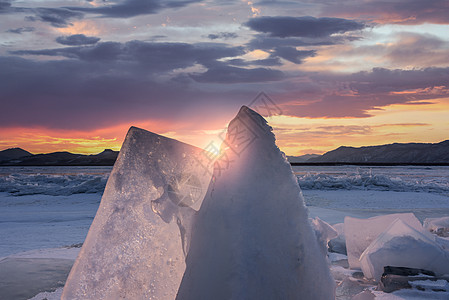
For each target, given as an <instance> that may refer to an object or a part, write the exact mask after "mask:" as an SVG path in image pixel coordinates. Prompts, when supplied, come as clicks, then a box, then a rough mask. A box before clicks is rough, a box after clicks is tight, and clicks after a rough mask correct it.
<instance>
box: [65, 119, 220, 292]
mask: <svg viewBox="0 0 449 300" xmlns="http://www.w3.org/2000/svg"><path fill="white" fill-rule="evenodd" d="M207 158H208V156H207V155H205V153H204V152H203V151H202V150H201V149H199V148H196V147H193V146H190V145H187V144H184V143H181V142H179V141H176V140H173V139H169V138H166V137H163V136H160V135H157V134H154V133H151V132H148V131H145V130H142V129H138V128H134V127H132V128H131V129H130V130H129V132H128V134H127V136H126V139H125V141H124V143H123V146H122V150H121V151H120V155H119V157H118V159H117V162H116V163H115V165H114V168H113V170H112V172H111V175H110V177H109V180H108V183H107V186H106V189H105V191H104V194H103V198H102V200H101V204H100V207H99V209H98V212H97V215H96V216H95V219H94V221H93V223H92V225H91V227H90V229H89V233H88V235H87V238H86V240H85V242H84V245H83V247H82V249H81V252H80V254H79V256H78V258H77V260H76V262H75V264H74V266H73V268H72V271H71V272H70V275H69V277H68V279H67V283H66V285H65V287H64V292H63V295H62V299H70V300H72V299H95V300H99V299H108V300H109V299H157V300H161V299H162V300H164V299H167V300H172V299H174V298H175V296H176V292H177V290H178V287H179V284H180V282H181V278H182V275H183V273H184V270H185V262H184V259H185V256H184V254H183V249H185V250H187V248H188V243H189V235H190V231H189V230H190V219H191V216H192V214H193V213H194V212H195V210H194V209H198V208H199V206H200V205H201V201H202V199H203V198H204V195H205V193H206V190H207V186H208V184H209V182H210V178H211V170H208V168H207V167H208V165H209V164H208V160H207Z"/></svg>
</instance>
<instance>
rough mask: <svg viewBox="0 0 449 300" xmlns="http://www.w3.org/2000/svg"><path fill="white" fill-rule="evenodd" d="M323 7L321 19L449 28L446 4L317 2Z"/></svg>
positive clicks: (410, 0)
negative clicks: (336, 18)
mask: <svg viewBox="0 0 449 300" xmlns="http://www.w3.org/2000/svg"><path fill="white" fill-rule="evenodd" d="M319 2H323V3H325V4H326V5H325V6H323V10H322V11H321V14H322V15H334V16H341V17H349V18H366V19H368V20H371V21H374V22H379V23H399V24H423V23H437V24H449V18H448V16H449V5H448V3H447V1H446V0H432V1H422V0H397V1H382V2H377V1H358V0H343V1H331V2H329V1H319Z"/></svg>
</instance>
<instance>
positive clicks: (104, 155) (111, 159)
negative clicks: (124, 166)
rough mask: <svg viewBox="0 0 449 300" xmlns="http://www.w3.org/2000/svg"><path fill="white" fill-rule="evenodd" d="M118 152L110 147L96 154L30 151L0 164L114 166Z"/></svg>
mask: <svg viewBox="0 0 449 300" xmlns="http://www.w3.org/2000/svg"><path fill="white" fill-rule="evenodd" d="M5 151H6V150H5ZM23 151H24V150H23ZM2 152H3V151H2ZM25 152H26V151H25ZM0 153H1V152H0ZM27 153H29V152H27ZM118 153H119V151H113V150H110V149H106V150H104V151H103V152H101V153H99V154H94V155H84V154H73V153H70V152H53V153H47V154H35V155H32V154H31V153H29V155H27V156H22V157H18V158H15V159H8V160H3V161H0V166H112V165H114V163H115V160H116V159H117V156H118Z"/></svg>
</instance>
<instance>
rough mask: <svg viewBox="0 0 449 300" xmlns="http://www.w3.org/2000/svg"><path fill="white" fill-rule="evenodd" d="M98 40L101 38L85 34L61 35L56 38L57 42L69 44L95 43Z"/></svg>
mask: <svg viewBox="0 0 449 300" xmlns="http://www.w3.org/2000/svg"><path fill="white" fill-rule="evenodd" d="M98 41H100V38H98V37H94V36H85V35H84V34H73V35H69V36H59V37H57V38H56V42H58V43H59V44H61V45H68V46H81V45H93V44H96V43H97V42H98Z"/></svg>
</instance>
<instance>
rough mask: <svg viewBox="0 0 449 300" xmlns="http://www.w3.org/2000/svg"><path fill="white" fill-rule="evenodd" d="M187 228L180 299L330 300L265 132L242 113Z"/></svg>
mask: <svg viewBox="0 0 449 300" xmlns="http://www.w3.org/2000/svg"><path fill="white" fill-rule="evenodd" d="M223 149H224V152H223V154H222V157H221V158H220V160H219V161H218V162H217V165H216V169H215V171H214V179H213V181H212V182H211V185H210V186H209V190H208V192H207V195H206V198H205V199H204V201H203V204H202V206H201V208H200V210H199V212H198V216H197V218H196V221H195V223H194V225H193V230H192V242H191V246H190V250H189V253H188V255H187V258H186V265H187V267H186V272H185V274H184V276H183V279H182V283H181V286H180V288H179V292H178V295H177V299H178V300H185V299H189V300H190V299H214V300H220V299H334V297H335V296H334V281H333V279H332V278H331V276H330V272H329V268H328V265H327V262H326V259H325V257H323V255H322V254H321V253H320V250H319V246H318V243H317V240H316V237H315V234H314V232H313V230H312V228H311V226H310V224H309V222H308V218H307V211H306V208H305V206H304V203H303V198H302V195H301V191H300V189H299V186H298V184H297V182H296V178H295V176H294V175H293V173H292V170H291V167H290V165H289V163H288V162H287V160H286V159H285V156H283V155H282V153H281V152H280V150H279V148H278V147H277V146H276V145H275V138H274V135H273V134H272V132H271V127H269V126H268V125H267V124H266V121H265V120H264V119H263V118H262V117H261V116H260V115H258V114H257V113H255V112H254V111H252V110H250V109H249V108H247V107H242V109H241V110H240V112H239V114H238V115H237V117H236V118H235V119H234V120H233V121H231V123H230V124H229V127H228V132H227V136H226V140H225V143H224V148H223Z"/></svg>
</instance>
